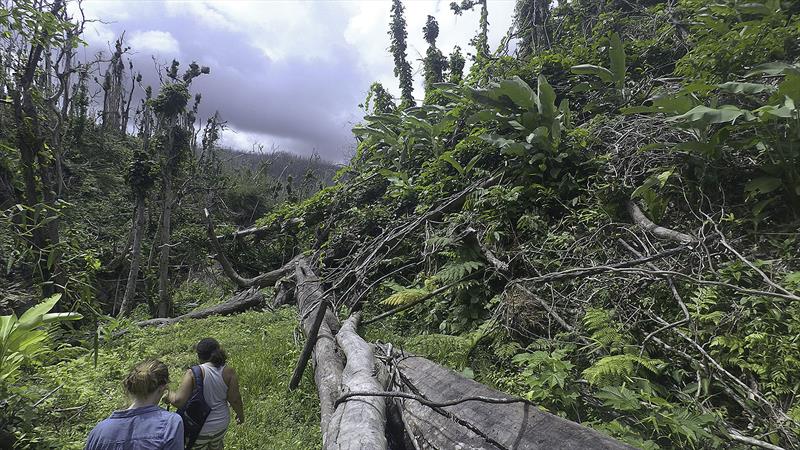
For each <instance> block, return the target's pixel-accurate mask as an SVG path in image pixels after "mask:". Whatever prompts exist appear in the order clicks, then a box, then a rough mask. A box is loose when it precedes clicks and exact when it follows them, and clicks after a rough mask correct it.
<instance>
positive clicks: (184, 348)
mask: <svg viewBox="0 0 800 450" xmlns="http://www.w3.org/2000/svg"><path fill="white" fill-rule="evenodd" d="M296 325H297V316H296V312H295V310H294V309H292V308H285V309H282V310H280V311H278V312H276V313H264V312H247V313H243V314H239V315H235V316H230V317H213V318H208V319H202V320H194V321H189V322H187V323H180V324H177V325H174V326H169V327H164V328H159V329H154V328H150V329H145V330H135V331H133V332H132V333H129V334H128V335H126V336H124V337H123V338H120V339H118V340H117V341H115V342H113V343H112V344H111V345H107V346H104V347H102V348H101V351H100V354H99V356H98V363H97V368H95V367H94V361H93V357H92V355H91V354H84V355H82V356H78V357H77V358H75V359H72V360H69V361H65V362H62V363H59V364H56V365H53V366H51V367H48V368H43V369H42V370H41V371H40V376H42V377H43V378H42V379H41V380H40V383H41V384H42V387H44V386H52V387H56V386H58V385H60V384H61V382H60V381H59V380H69V383H68V384H64V386H63V387H62V388H61V389H60V390H59V391H57V393H55V394H54V395H52V396H51V397H49V398H48V399H47V400H45V403H44V404H43V405H42V406H45V407H46V409H47V410H49V411H52V414H51V415H50V416H49V417H48V419H47V420H46V421H45V422H44V423H42V425H41V427H40V431H41V433H42V436H43V437H44V438H45V439H46V440H47V441H48V442H49V443H51V444H52V445H53V446H54V447H55V448H64V449H81V448H83V444H84V442H85V439H86V436H87V434H88V433H89V431H90V430H91V429H92V427H94V425H95V424H96V423H97V422H98V421H100V420H102V419H103V418H105V417H107V416H108V415H109V414H110V413H111V412H112V411H113V410H114V409H118V408H123V407H125V406H126V399H125V396H124V394H123V391H122V387H121V380H122V378H123V376H124V375H125V374H126V373H127V371H128V369H129V368H130V367H131V366H132V365H133V364H135V363H136V362H138V361H140V360H142V359H145V358H159V359H161V360H162V361H164V362H165V363H166V364H167V365H168V366H169V367H170V375H171V378H172V383H171V384H172V386H171V387H173V388H174V387H177V381H178V380H179V379H180V377H181V375H182V374H183V372H184V371H185V370H186V368H187V367H189V366H190V365H191V364H193V363H195V356H194V352H193V351H192V345H193V344H195V343H196V342H197V341H198V340H200V339H201V338H203V337H207V336H213V337H215V338H216V339H218V340H219V341H220V342H221V343H222V344H223V346H224V347H225V348H226V350H227V352H228V355H229V364H230V365H231V366H232V367H234V368H235V369H236V371H237V372H238V373H239V376H240V379H241V387H242V396H243V399H244V404H245V414H246V417H247V421H246V423H245V424H244V425H235V424H234V425H231V427H230V429H229V433H228V438H227V440H226V448H231V449H256V448H265V449H266V448H269V449H273V448H274V449H283V448H292V449H294V448H297V449H312V448H317V447H319V443H320V442H321V439H320V433H319V429H318V427H319V401H318V399H317V395H316V391H315V388H314V383H313V378H312V377H311V374H310V372H311V371H307V372H306V378H305V379H304V380H303V383H302V384H301V387H300V389H298V390H297V391H295V392H289V391H288V387H287V385H288V380H289V377H290V376H291V371H292V369H293V367H294V364H295V362H296V360H297V357H298V355H299V351H300V344H299V343H298V342H297V340H296V339H295V329H296Z"/></svg>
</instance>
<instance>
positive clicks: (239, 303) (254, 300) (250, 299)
mask: <svg viewBox="0 0 800 450" xmlns="http://www.w3.org/2000/svg"><path fill="white" fill-rule="evenodd" d="M263 303H264V295H263V294H261V292H259V291H258V290H257V289H255V288H251V289H248V290H246V291H242V292H239V293H237V294H236V295H234V296H233V297H231V299H230V300H228V301H227V302H225V303H222V304H219V305H216V306H212V307H210V308H206V309H201V310H199V311H192V312H190V313H188V314H184V315H182V316H178V317H172V318H160V319H150V320H143V321H141V322H136V325H138V326H140V327H149V326H164V325H172V324H174V323H178V322H180V321H182V320H186V319H202V318H205V317H209V316H218V315H223V316H224V315H228V314H234V313H240V312H243V311H247V310H248V309H252V308H256V307H258V306H260V305H262V304H263Z"/></svg>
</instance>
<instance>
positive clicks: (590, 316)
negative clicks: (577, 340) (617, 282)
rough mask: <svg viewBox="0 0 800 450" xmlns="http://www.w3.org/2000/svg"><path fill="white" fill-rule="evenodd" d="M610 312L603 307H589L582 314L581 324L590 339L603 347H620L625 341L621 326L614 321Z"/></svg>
mask: <svg viewBox="0 0 800 450" xmlns="http://www.w3.org/2000/svg"><path fill="white" fill-rule="evenodd" d="M611 316H612V313H611V312H610V311H606V310H605V309H599V308H590V309H587V310H586V313H585V314H584V316H583V326H584V327H585V328H586V330H587V331H589V333H591V334H590V336H589V337H590V339H591V340H593V341H594V342H596V343H597V344H598V345H599V346H600V347H603V348H609V349H610V348H616V347H621V346H622V345H623V344H624V343H625V336H624V335H623V334H622V326H621V325H620V324H619V323H617V322H616V321H614V319H613V318H612V317H611Z"/></svg>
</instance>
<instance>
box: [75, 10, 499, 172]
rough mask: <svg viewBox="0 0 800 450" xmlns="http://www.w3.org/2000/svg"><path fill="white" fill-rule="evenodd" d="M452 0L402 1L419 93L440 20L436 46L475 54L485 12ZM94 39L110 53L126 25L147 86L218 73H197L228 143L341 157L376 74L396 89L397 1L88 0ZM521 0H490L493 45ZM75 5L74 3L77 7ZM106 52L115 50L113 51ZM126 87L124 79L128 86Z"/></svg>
mask: <svg viewBox="0 0 800 450" xmlns="http://www.w3.org/2000/svg"><path fill="white" fill-rule="evenodd" d="M449 4H450V1H449V0H446V1H435V0H433V1H430V0H405V1H404V5H405V7H406V11H405V14H406V22H407V31H408V35H409V37H408V59H409V62H411V64H412V67H413V70H414V73H415V91H414V95H415V97H416V98H418V99H421V98H422V97H423V95H424V94H423V88H422V72H421V66H422V63H421V61H419V60H420V59H421V58H422V56H423V55H424V54H425V50H426V49H427V43H425V42H424V39H423V37H422V27H423V26H424V24H425V21H426V18H427V16H428V15H429V14H430V15H432V16H434V17H436V18H437V20H438V22H439V28H440V33H439V39H438V42H437V46H438V47H439V48H440V49H441V50H442V52H444V53H445V54H449V53H450V51H451V50H452V49H453V46H454V45H459V46H461V48H462V52H469V51H471V48H470V45H469V40H470V39H471V38H472V36H474V35H475V32H476V30H477V27H478V19H479V14H478V11H472V12H466V13H464V14H463V15H461V16H456V15H455V14H453V13H452V11H451V10H450V8H449ZM82 5H83V10H84V13H85V15H86V17H87V19H99V20H96V21H93V22H90V23H88V24H87V26H86V32H85V35H84V40H85V41H86V42H87V44H88V45H87V46H86V47H84V48H82V49H81V50H80V52H81V56H82V57H84V58H86V59H91V58H93V57H94V55H95V54H96V53H97V52H99V51H103V52H105V54H106V55H108V54H109V53H110V49H111V48H112V46H113V41H114V40H115V39H116V38H117V37H118V36H119V35H121V34H122V32H123V31H124V32H125V42H126V45H127V46H130V47H131V49H130V51H129V54H128V57H130V58H131V60H132V61H133V63H134V66H135V68H134V70H135V71H137V72H141V73H142V75H143V78H144V83H145V84H151V85H153V86H154V88H155V87H157V86H158V76H157V69H156V66H157V65H159V64H160V65H161V66H168V65H169V63H170V62H171V61H172V59H177V60H178V61H180V62H181V67H182V68H184V69H185V68H186V66H188V64H189V63H191V62H192V61H197V63H198V64H200V65H203V66H209V67H210V68H211V73H210V74H209V75H204V76H202V77H200V78H197V79H196V80H195V81H193V84H192V91H193V93H196V92H199V93H201V94H202V97H203V98H202V102H201V105H200V117H201V119H203V120H205V119H206V118H208V117H209V116H210V115H212V114H213V113H214V111H219V113H220V115H221V117H222V119H223V120H225V121H227V126H228V130H226V131H225V133H224V134H223V137H222V144H223V145H226V146H228V147H232V148H235V149H240V150H250V149H252V148H253V147H254V145H255V144H261V145H263V146H264V147H265V148H266V149H270V148H277V149H280V150H284V151H288V152H292V153H296V154H300V155H310V154H312V153H317V154H319V155H320V156H321V157H322V158H323V159H326V160H329V161H333V162H343V161H344V160H345V159H346V157H347V155H348V154H350V153H351V150H350V149H352V148H353V147H354V145H355V144H354V138H353V136H352V133H351V132H350V129H351V128H352V127H353V125H355V124H356V123H358V121H359V119H360V118H361V117H362V116H363V114H364V111H363V110H361V109H360V108H359V106H358V105H359V104H360V103H362V102H363V101H364V99H365V97H366V93H367V90H368V89H369V86H370V84H371V83H372V82H373V81H379V82H381V83H382V84H383V85H384V87H386V88H387V89H388V90H389V91H390V92H391V93H392V94H393V95H395V96H396V97H399V88H398V83H397V80H396V79H395V77H394V74H393V68H394V63H393V60H392V57H391V55H390V54H389V52H388V48H389V35H388V33H387V32H388V29H389V21H390V18H389V12H390V11H389V9H390V6H391V3H390V2H389V1H381V0H361V1H356V0H294V1H283V0H260V1H258V0H218V1H203V0H186V1H168V0H127V1H124V0H84V1H83V3H82ZM514 5H515V0H489V2H488V9H489V43H490V46H491V48H493V49H494V48H496V46H497V45H498V44H499V43H500V40H501V39H502V37H503V36H504V35H505V34H506V32H507V31H508V28H509V27H510V26H511V21H512V16H513V11H514ZM72 7H73V8H75V5H73V6H72ZM106 57H107V56H106ZM126 89H127V87H126Z"/></svg>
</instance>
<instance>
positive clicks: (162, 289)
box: [156, 175, 172, 317]
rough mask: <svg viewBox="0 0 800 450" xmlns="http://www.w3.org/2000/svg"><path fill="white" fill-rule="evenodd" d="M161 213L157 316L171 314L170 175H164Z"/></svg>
mask: <svg viewBox="0 0 800 450" xmlns="http://www.w3.org/2000/svg"><path fill="white" fill-rule="evenodd" d="M163 197H164V198H163V202H164V203H163V206H162V215H161V238H160V239H159V241H160V244H161V254H160V256H159V259H158V311H157V312H156V315H157V316H158V317H169V316H170V315H172V298H171V296H170V292H169V250H170V230H171V221H172V177H171V176H170V175H168V176H165V177H164V195H163Z"/></svg>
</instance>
